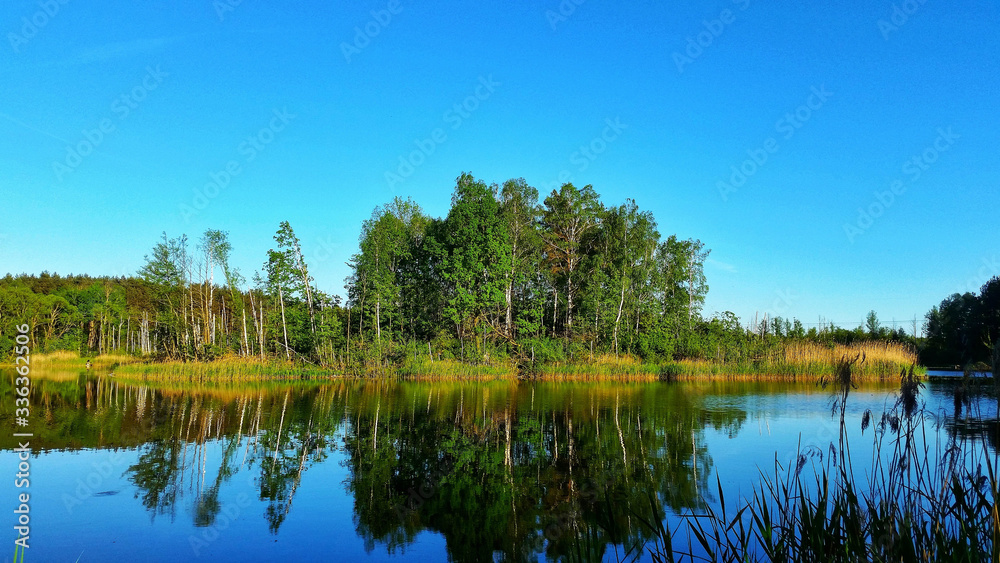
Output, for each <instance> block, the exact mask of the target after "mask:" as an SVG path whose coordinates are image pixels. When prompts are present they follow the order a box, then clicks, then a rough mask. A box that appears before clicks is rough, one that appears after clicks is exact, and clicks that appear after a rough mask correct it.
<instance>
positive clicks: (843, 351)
mask: <svg viewBox="0 0 1000 563" xmlns="http://www.w3.org/2000/svg"><path fill="white" fill-rule="evenodd" d="M845 358H847V359H854V358H857V361H856V362H854V367H853V374H852V377H853V378H854V380H855V381H890V380H895V379H898V378H899V373H900V371H902V370H908V369H909V368H910V367H911V366H915V365H916V363H917V354H916V352H915V351H913V350H912V349H911V348H909V347H908V346H904V345H901V344H898V343H892V342H861V343H857V344H851V345H843V344H836V345H833V346H823V345H820V344H815V343H811V342H794V343H789V344H786V345H784V346H783V347H781V348H779V349H776V350H773V351H771V352H769V353H768V354H765V355H761V356H759V357H753V358H745V359H740V360H736V361H730V362H725V363H723V362H710V361H705V360H681V361H680V362H677V364H676V367H673V368H670V369H671V370H672V375H674V376H676V377H677V378H693V379H697V378H719V379H776V380H789V381H797V380H805V381H817V380H820V379H822V378H823V377H831V376H834V375H836V374H837V373H838V369H839V368H838V366H839V365H840V364H841V361H842V360H844V359H845ZM916 369H917V375H923V374H924V372H925V371H926V370H923V368H919V367H918V368H916Z"/></svg>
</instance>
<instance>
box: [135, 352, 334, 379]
mask: <svg viewBox="0 0 1000 563" xmlns="http://www.w3.org/2000/svg"><path fill="white" fill-rule="evenodd" d="M115 375H116V376H117V377H121V378H124V379H141V380H144V381H147V380H157V381H199V382H204V381H266V380H269V379H322V378H331V377H336V376H338V375H339V374H337V373H335V372H334V371H333V370H329V369H325V368H321V367H318V366H313V365H309V364H293V363H290V362H284V361H279V360H260V359H258V358H245V357H240V356H224V357H222V358H219V359H216V360H212V361H211V362H181V361H166V362H144V363H133V364H129V365H122V366H120V367H118V368H117V369H115Z"/></svg>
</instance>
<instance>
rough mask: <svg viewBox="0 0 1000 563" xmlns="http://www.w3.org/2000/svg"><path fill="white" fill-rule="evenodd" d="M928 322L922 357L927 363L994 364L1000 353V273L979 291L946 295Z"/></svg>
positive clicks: (929, 316) (940, 365)
mask: <svg viewBox="0 0 1000 563" xmlns="http://www.w3.org/2000/svg"><path fill="white" fill-rule="evenodd" d="M925 321H926V322H925V324H924V329H925V333H926V342H925V343H924V346H923V350H922V352H921V360H922V361H923V362H924V363H925V364H926V365H930V366H935V367H953V366H961V367H965V366H968V365H979V366H980V367H984V366H987V365H990V364H991V362H995V361H996V360H994V358H995V357H996V355H997V354H998V352H1000V276H994V277H993V278H992V279H990V280H989V281H987V282H986V283H985V284H983V286H982V287H981V288H980V290H979V293H978V294H977V293H973V292H968V291H967V292H965V293H954V294H952V295H950V296H948V297H946V298H944V299H943V300H942V301H941V303H940V304H939V305H936V306H934V307H933V308H931V310H930V311H928V313H927V315H926V316H925ZM994 365H995V364H994Z"/></svg>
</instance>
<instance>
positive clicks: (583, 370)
mask: <svg viewBox="0 0 1000 563" xmlns="http://www.w3.org/2000/svg"><path fill="white" fill-rule="evenodd" d="M844 359H849V360H855V361H854V362H853V375H852V377H853V378H854V379H855V380H857V381H891V380H894V379H895V378H897V377H898V374H899V372H900V371H901V370H904V369H909V368H910V367H911V366H913V365H914V364H915V363H916V361H917V356H916V353H915V352H913V350H911V349H909V348H908V347H906V346H903V345H899V344H894V343H886V342H864V343H859V344H852V345H839V344H838V345H833V346H823V345H820V344H815V343H799V342H796V343H789V344H786V345H784V346H781V347H778V348H776V349H775V350H772V351H769V352H768V353H766V354H762V355H760V356H757V357H741V358H739V359H735V360H730V361H726V362H721V361H708V360H691V359H684V360H680V361H676V362H665V363H654V362H648V361H643V360H641V359H639V358H636V357H634V356H630V355H620V356H615V355H613V354H600V355H596V356H594V357H592V358H586V359H585V360H581V361H554V362H548V363H538V364H534V365H531V364H527V365H523V364H522V365H520V366H519V365H518V364H517V363H516V362H515V361H514V360H513V359H509V358H499V359H492V360H491V361H490V362H489V363H480V364H472V363H466V362H461V361H458V360H454V359H439V360H432V359H430V358H428V357H427V356H424V355H420V356H416V357H407V358H406V359H404V360H402V364H401V365H394V364H389V365H387V366H386V367H383V368H380V369H375V368H371V367H367V368H359V369H361V370H362V371H361V373H356V371H357V370H354V371H351V370H348V371H343V370H337V369H334V368H324V367H320V366H317V365H313V364H309V363H304V362H295V363H293V362H285V361H282V360H276V359H266V360H261V359H259V358H244V357H238V356H226V357H223V358H219V359H216V360H213V361H210V362H181V361H152V360H150V359H143V358H136V357H132V356H122V355H105V356H97V357H94V358H92V359H90V360H91V361H92V368H91V369H92V370H93V372H94V373H107V372H109V371H112V370H113V371H114V372H115V374H116V375H117V376H120V377H130V378H140V379H151V378H155V379H163V380H178V381H181V380H189V381H206V380H212V379H218V380H225V381H262V380H266V379H320V378H330V377H337V376H344V375H348V376H359V377H372V378H404V379H415V380H447V379H470V380H493V379H516V378H518V377H526V378H533V379H544V380H555V381H656V380H658V379H659V380H674V379H683V380H746V381H757V380H771V381H819V380H821V379H823V378H829V377H832V376H835V375H836V374H837V369H838V365H839V363H840V362H841V361H842V360H844ZM87 360H88V358H80V357H79V356H78V355H77V354H75V353H72V352H55V353H52V354H44V355H36V356H34V358H33V362H34V365H35V367H36V368H37V369H39V370H48V371H60V370H62V371H77V370H82V369H85V364H86V362H87ZM917 370H918V371H917V375H923V373H922V371H923V370H922V368H917Z"/></svg>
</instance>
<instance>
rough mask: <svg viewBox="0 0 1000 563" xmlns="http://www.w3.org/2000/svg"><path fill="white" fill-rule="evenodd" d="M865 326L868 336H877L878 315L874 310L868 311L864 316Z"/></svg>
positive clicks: (878, 331)
mask: <svg viewBox="0 0 1000 563" xmlns="http://www.w3.org/2000/svg"><path fill="white" fill-rule="evenodd" d="M865 328H866V329H868V336H869V338H878V337H879V334H880V330H881V327H880V326H879V322H878V315H877V314H875V311H874V310H872V311H868V315H867V316H866V317H865Z"/></svg>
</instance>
